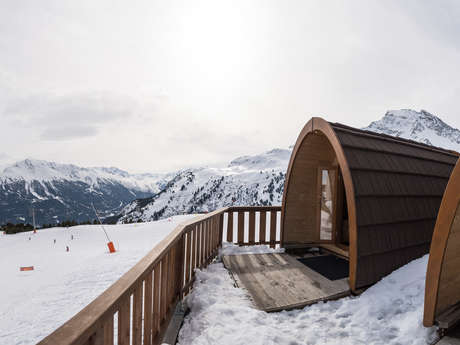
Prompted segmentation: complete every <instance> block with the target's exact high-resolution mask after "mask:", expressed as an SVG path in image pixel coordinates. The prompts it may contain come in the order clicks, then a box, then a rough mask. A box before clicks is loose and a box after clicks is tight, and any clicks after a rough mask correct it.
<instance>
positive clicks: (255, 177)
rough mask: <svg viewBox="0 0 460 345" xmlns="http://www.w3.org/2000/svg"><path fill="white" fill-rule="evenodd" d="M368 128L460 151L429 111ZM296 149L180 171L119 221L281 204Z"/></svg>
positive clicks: (391, 114) (454, 132)
mask: <svg viewBox="0 0 460 345" xmlns="http://www.w3.org/2000/svg"><path fill="white" fill-rule="evenodd" d="M364 129H365V130H369V131H373V132H377V133H384V134H389V135H393V136H398V137H403V138H407V139H412V140H416V141H419V142H422V143H426V144H430V145H435V146H439V147H444V148H448V149H453V150H456V151H460V131H459V130H458V129H455V128H452V127H450V126H449V125H447V124H446V123H444V122H443V121H442V120H441V119H439V118H438V117H436V116H434V115H432V114H430V113H428V112H426V111H424V110H422V111H420V112H417V111H414V110H405V109H403V110H391V111H388V112H387V113H386V114H385V116H384V117H383V118H382V119H380V120H379V121H375V122H372V123H371V124H370V125H369V126H368V127H366V128H364ZM291 152H292V147H290V148H289V149H274V150H272V151H269V152H265V153H262V154H260V155H255V156H243V157H239V158H236V159H235V160H233V161H231V162H230V163H229V164H228V166H227V167H225V168H209V167H207V168H200V169H189V170H183V171H179V172H177V173H176V174H175V175H174V177H173V178H172V179H171V180H170V181H169V182H168V183H167V184H165V187H164V189H163V190H161V191H160V192H159V193H158V194H156V195H154V196H153V197H150V198H145V199H139V200H136V201H134V202H132V203H131V204H129V205H128V206H126V207H125V208H124V209H123V211H122V213H121V215H120V219H119V222H136V221H139V220H141V221H148V220H155V219H159V218H162V217H167V216H171V215H175V214H181V213H190V212H205V211H211V210H214V209H216V208H219V207H224V206H230V205H246V206H256V205H279V204H281V201H282V193H283V188H284V177H285V174H286V169H287V165H288V162H289V158H290V155H291Z"/></svg>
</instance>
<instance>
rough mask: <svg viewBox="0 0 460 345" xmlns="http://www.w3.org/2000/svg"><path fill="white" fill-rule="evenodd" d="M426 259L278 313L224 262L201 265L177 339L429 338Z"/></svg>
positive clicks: (183, 342)
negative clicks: (237, 281) (342, 294)
mask: <svg viewBox="0 0 460 345" xmlns="http://www.w3.org/2000/svg"><path fill="white" fill-rule="evenodd" d="M241 250H242V251H245V250H246V251H249V250H250V247H246V248H242V249H241ZM225 251H227V252H231V251H233V252H235V251H236V250H235V249H234V248H231V247H230V249H227V248H224V252H225ZM257 252H260V249H257ZM427 260H428V255H426V256H424V257H423V258H420V259H417V260H414V261H412V262H411V263H409V264H408V265H406V266H404V267H402V268H400V269H399V270H397V271H395V272H393V273H392V274H390V275H389V276H387V277H385V278H383V279H382V280H381V281H380V282H378V283H377V284H375V285H374V286H373V287H371V288H369V289H368V290H366V291H365V292H364V293H363V294H362V295H360V296H358V297H346V298H342V299H340V300H337V301H331V302H327V303H318V304H315V305H312V306H308V307H305V308H303V309H300V310H292V311H287V312H286V311H283V312H279V313H265V312H262V311H260V310H257V309H255V307H253V306H252V304H251V302H250V300H249V297H248V295H247V293H246V292H245V290H243V289H239V288H235V286H234V282H233V280H232V279H231V278H230V276H229V274H228V271H227V270H226V269H225V268H224V267H223V265H222V263H220V262H218V263H215V264H212V265H210V266H209V267H208V268H207V269H206V270H203V271H200V270H198V271H197V277H196V278H197V279H196V282H195V285H194V288H193V290H192V293H191V294H190V295H189V296H188V297H187V300H186V302H187V304H188V306H189V307H190V309H191V312H190V314H189V315H188V316H187V317H186V318H185V321H184V325H183V327H182V329H181V332H180V335H179V344H180V345H188V344H200V345H202V344H203V345H204V344H211V345H215V344H232V345H234V344H251V345H259V344H260V345H262V344H263V345H268V344H289V345H300V344H308V345H314V344H315V345H316V344H318V345H319V344H385V345H389V344H394V345H396V344H405V345H406V344H414V345H415V344H429V343H431V342H432V341H433V340H434V339H435V337H436V334H435V328H424V327H423V326H422V316H423V298H424V289H425V272H426V265H427Z"/></svg>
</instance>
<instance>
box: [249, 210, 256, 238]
mask: <svg viewBox="0 0 460 345" xmlns="http://www.w3.org/2000/svg"><path fill="white" fill-rule="evenodd" d="M255 237H256V212H255V211H249V236H248V239H249V245H254V244H255Z"/></svg>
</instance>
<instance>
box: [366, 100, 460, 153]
mask: <svg viewBox="0 0 460 345" xmlns="http://www.w3.org/2000/svg"><path fill="white" fill-rule="evenodd" d="M363 129H365V130H368V131H373V132H377V133H384V134H389V135H393V136H396V137H401V138H405V139H411V140H415V141H418V142H421V143H425V144H428V145H433V146H437V147H442V148H446V149H451V150H454V151H457V152H460V130H458V129H456V128H452V127H450V126H449V125H448V124H446V123H445V122H443V121H442V120H441V119H440V118H439V117H437V116H435V115H433V114H430V113H429V112H427V111H425V110H421V111H420V112H418V111H415V110H411V109H401V110H389V111H387V112H386V114H385V116H384V117H382V118H381V119H380V120H378V121H374V122H372V123H371V124H370V125H369V126H368V127H366V128H363Z"/></svg>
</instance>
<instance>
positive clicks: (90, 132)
mask: <svg viewBox="0 0 460 345" xmlns="http://www.w3.org/2000/svg"><path fill="white" fill-rule="evenodd" d="M97 133H98V131H97V129H96V128H95V127H90V126H73V127H60V128H57V127H49V128H46V129H45V130H44V131H43V132H42V134H41V135H40V138H41V139H43V140H72V139H77V138H85V137H92V136H94V135H96V134H97Z"/></svg>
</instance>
